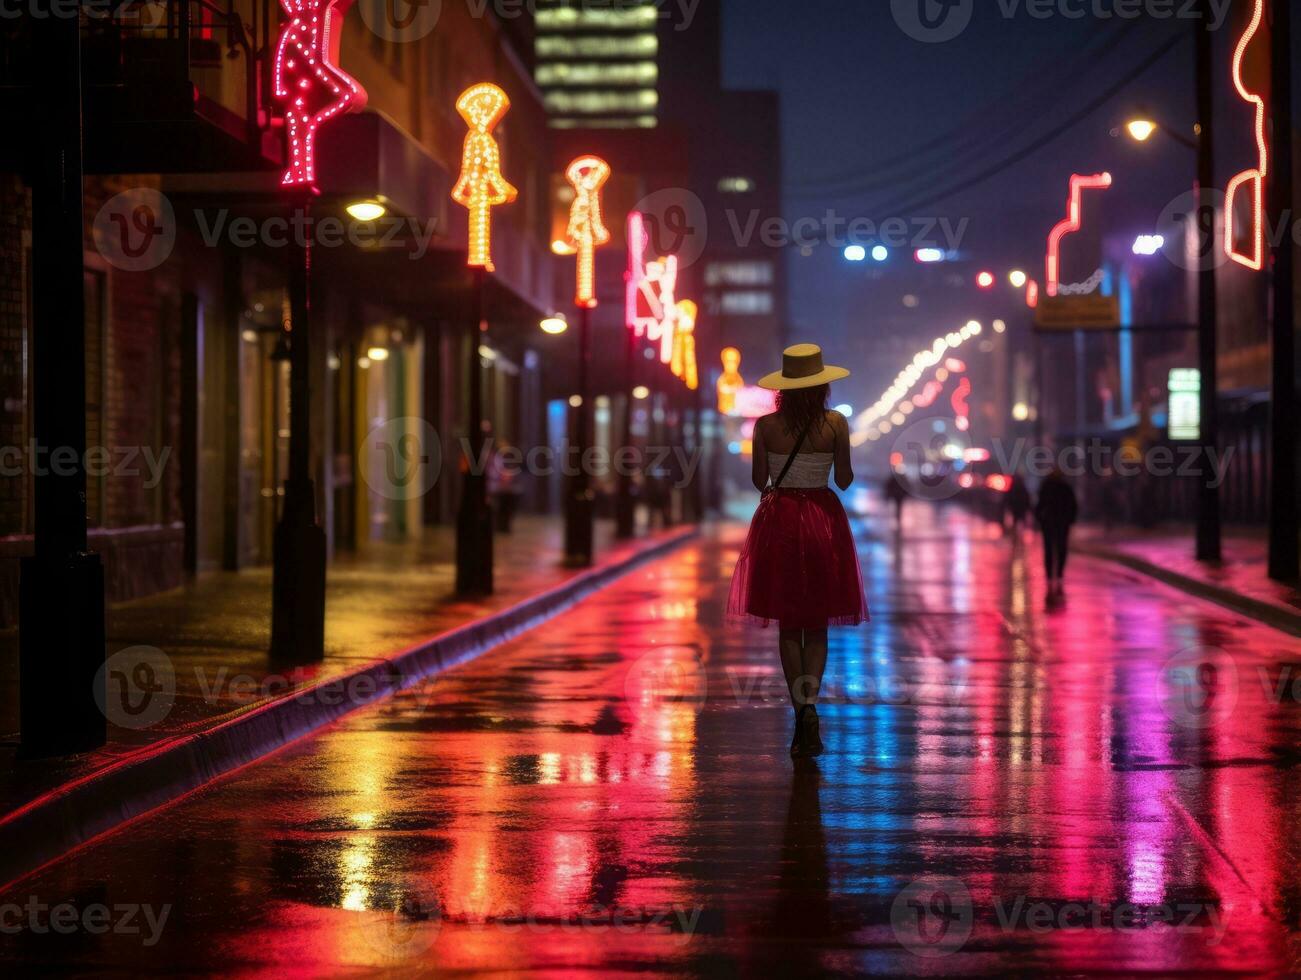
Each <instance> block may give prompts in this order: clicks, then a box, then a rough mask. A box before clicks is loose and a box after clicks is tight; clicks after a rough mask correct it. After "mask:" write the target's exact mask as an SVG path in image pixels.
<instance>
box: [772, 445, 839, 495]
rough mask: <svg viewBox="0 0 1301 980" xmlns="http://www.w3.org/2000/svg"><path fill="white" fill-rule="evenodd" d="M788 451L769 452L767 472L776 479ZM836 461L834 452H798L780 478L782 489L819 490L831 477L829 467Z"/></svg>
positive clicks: (787, 456)
mask: <svg viewBox="0 0 1301 980" xmlns="http://www.w3.org/2000/svg"><path fill="white" fill-rule="evenodd" d="M789 458H790V456H789V454H788V453H769V454H768V472H769V473H771V474H772V479H773V480H774V481H776V479H777V477H778V476H780V475H781V471H782V470H783V469H784V468H785V467H786V460H787V459H789ZM835 461H836V454H835V453H800V454H799V455H798V456H796V457H795V462H793V463H791V469H790V472H789V473H787V474H786V479H784V480H782V485H781V489H782V490H821V489H824V488H825V487H826V486H827V482H828V480H829V479H830V478H831V467H832V464H833V463H835Z"/></svg>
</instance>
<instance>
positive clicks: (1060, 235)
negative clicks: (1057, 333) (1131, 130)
mask: <svg viewBox="0 0 1301 980" xmlns="http://www.w3.org/2000/svg"><path fill="white" fill-rule="evenodd" d="M1110 186H1111V174H1094V175H1093V176H1091V177H1085V176H1083V175H1081V174H1072V175H1071V197H1070V200H1069V201H1067V202H1066V217H1065V218H1064V219H1062V220H1061V221H1059V222H1058V223H1057V226H1056V227H1055V228H1053V230H1052V233H1051V234H1050V235H1049V236H1048V259H1047V262H1046V263H1045V266H1046V270H1047V277H1046V278H1047V281H1048V295H1049V296H1056V295H1057V290H1058V287H1059V286H1060V285H1061V281H1062V280H1061V262H1062V239H1064V238H1065V237H1066V236H1067V235H1073V234H1074V233H1075V232H1077V231H1079V230H1080V228H1081V227H1082V226H1083V220H1082V217H1081V211H1082V205H1083V200H1082V198H1083V196H1084V192H1085V191H1086V190H1106V189H1107V188H1108V187H1110Z"/></svg>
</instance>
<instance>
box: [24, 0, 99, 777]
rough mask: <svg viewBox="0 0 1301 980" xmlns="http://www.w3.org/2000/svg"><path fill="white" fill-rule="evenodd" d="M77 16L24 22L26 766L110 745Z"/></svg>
mask: <svg viewBox="0 0 1301 980" xmlns="http://www.w3.org/2000/svg"><path fill="white" fill-rule="evenodd" d="M79 8H80V5H79V4H78V5H76V6H74V7H73V8H72V10H73V15H72V16H67V11H63V12H62V15H58V14H56V12H52V11H46V13H45V16H43V17H33V18H31V19H30V20H29V21H28V23H29V24H30V26H31V29H32V41H33V55H34V57H33V61H32V64H33V65H34V66H35V67H36V76H37V77H36V78H34V79H33V84H32V95H33V98H34V99H36V100H37V101H38V103H39V111H38V112H35V113H33V127H34V131H33V132H31V133H29V134H28V135H29V144H28V145H29V146H30V147H31V155H30V156H29V158H28V159H29V161H30V177H29V182H30V183H31V186H32V292H33V296H34V303H33V307H34V313H33V331H32V333H33V348H34V355H35V356H34V357H33V359H32V364H33V384H32V422H33V429H34V432H33V435H34V436H35V442H36V445H37V447H38V448H39V449H40V450H41V451H43V452H46V453H50V454H51V455H52V458H57V459H58V460H59V465H58V466H53V465H48V466H47V465H42V466H39V467H37V469H36V475H35V478H34V482H35V505H36V506H35V511H36V523H35V528H34V531H35V534H34V537H35V554H34V555H32V556H31V557H27V558H23V559H22V564H21V571H20V580H19V616H20V619H19V625H20V629H19V640H18V643H19V686H20V695H19V701H20V708H19V714H20V721H21V725H22V745H21V752H22V754H23V755H24V756H26V757H29V758H36V757H45V756H56V755H70V754H73V753H76V752H84V751H86V750H88V749H92V748H95V747H96V746H99V745H103V744H104V742H105V741H106V740H107V727H106V721H105V715H104V713H103V706H104V701H105V698H106V696H107V686H106V683H105V677H104V675H103V673H101V671H102V669H103V666H104V654H105V629H104V567H103V564H102V562H101V560H100V556H99V555H97V554H95V553H94V552H91V551H89V550H88V548H87V540H86V468H85V460H86V294H85V279H84V271H83V269H84V264H85V263H84V258H83V256H82V248H83V244H82V243H83V241H84V230H83V212H82V187H81V182H82V171H83V159H82V114H81V27H80V17H79V16H77V12H78V10H79ZM54 454H57V456H55V455H54ZM32 462H33V463H35V462H36V460H33V461H32Z"/></svg>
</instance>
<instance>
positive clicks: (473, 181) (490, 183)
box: [452, 82, 519, 272]
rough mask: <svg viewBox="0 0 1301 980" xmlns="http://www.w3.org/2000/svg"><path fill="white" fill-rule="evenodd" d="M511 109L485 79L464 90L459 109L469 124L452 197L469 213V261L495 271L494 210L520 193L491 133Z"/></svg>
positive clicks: (508, 102)
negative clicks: (505, 173) (507, 174)
mask: <svg viewBox="0 0 1301 980" xmlns="http://www.w3.org/2000/svg"><path fill="white" fill-rule="evenodd" d="M509 108H510V99H509V98H507V96H506V93H505V92H503V91H502V90H501V89H500V88H498V87H497V86H496V85H493V84H492V83H491V82H484V83H482V84H480V85H474V86H471V87H470V88H468V89H466V90H465V91H464V92H463V93H461V97H460V98H459V99H457V100H456V111H457V112H459V113H460V114H461V118H462V119H464V120H465V121H466V122H467V123H468V124H469V126H470V132H469V133H467V134H466V137H465V152H464V154H463V156H462V160H461V178H460V180H458V181H457V182H456V187H454V188H453V189H452V200H454V201H456V203H457V204H460V205H461V206H462V207H465V208H467V209H468V210H469V212H470V246H469V257H468V259H467V260H466V264H467V265H469V266H477V267H481V268H483V269H486V270H487V271H488V272H492V271H493V268H494V267H493V264H492V209H493V208H494V207H496V206H497V205H500V204H510V203H511V202H512V201H514V200H515V198H516V197H518V196H519V191H518V190H516V189H515V187H513V186H512V185H511V184H510V183H509V182H508V181H507V180H506V178H505V177H503V176H502V174H501V150H500V149H499V148H498V146H497V140H496V138H495V137H494V136H493V135H492V131H493V129H494V128H495V127H496V126H497V124H498V123H500V122H501V120H502V118H503V117H504V116H505V115H506V111H507V110H508V109H509Z"/></svg>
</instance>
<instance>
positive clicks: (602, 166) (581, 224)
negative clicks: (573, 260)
mask: <svg viewBox="0 0 1301 980" xmlns="http://www.w3.org/2000/svg"><path fill="white" fill-rule="evenodd" d="M565 179H566V180H568V181H569V183H571V184H572V185H573V187H574V203H573V204H572V205H571V206H570V209H569V227H568V228H567V229H566V231H565V234H566V236H567V239H568V240H567V244H568V245H569V246H570V247H571V248H573V249H574V252H575V254H576V255H577V256H578V285H577V289H576V291H575V293H574V303H575V304H576V305H577V306H580V307H585V308H587V309H592V308H594V307H595V306H596V285H595V283H596V249H597V248H598V247H600V246H601V245H604V244H606V243H607V242H608V241H609V240H610V229H608V228H606V227H605V222H604V221H603V220H602V218H601V188H602V187H604V186H605V183H606V181H608V180H609V179H610V165H609V164H608V163H606V162H605V161H604V160H602V159H601V158H600V157H595V156H583V157H579V158H578V159H577V160H575V161H574V162H573V163H571V164H570V165H569V168H568V169H567V170H566V171H565Z"/></svg>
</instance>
